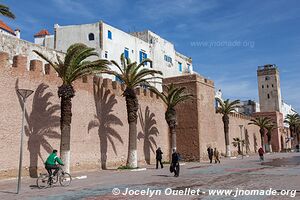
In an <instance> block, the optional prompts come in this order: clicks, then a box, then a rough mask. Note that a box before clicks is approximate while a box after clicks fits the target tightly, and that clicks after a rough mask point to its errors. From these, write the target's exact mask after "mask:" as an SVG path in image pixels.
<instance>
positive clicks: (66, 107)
mask: <svg viewBox="0 0 300 200" xmlns="http://www.w3.org/2000/svg"><path fill="white" fill-rule="evenodd" d="M71 110H72V102H71V98H61V120H60V124H61V141H60V155H61V159H62V161H63V162H64V164H65V166H64V170H65V171H66V172H68V173H69V172H70V141H71V138H70V135H71V134H70V133H71V119H72V111H71Z"/></svg>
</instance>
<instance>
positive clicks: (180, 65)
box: [178, 62, 182, 72]
mask: <svg viewBox="0 0 300 200" xmlns="http://www.w3.org/2000/svg"><path fill="white" fill-rule="evenodd" d="M178 70H179V71H180V72H182V63H181V62H178Z"/></svg>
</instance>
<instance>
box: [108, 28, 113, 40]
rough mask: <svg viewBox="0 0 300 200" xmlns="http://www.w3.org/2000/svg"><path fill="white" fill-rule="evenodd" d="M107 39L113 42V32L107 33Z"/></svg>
mask: <svg viewBox="0 0 300 200" xmlns="http://www.w3.org/2000/svg"><path fill="white" fill-rule="evenodd" d="M107 38H108V39H111V40H112V32H111V31H110V30H108V31H107Z"/></svg>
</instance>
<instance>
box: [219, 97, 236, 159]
mask: <svg viewBox="0 0 300 200" xmlns="http://www.w3.org/2000/svg"><path fill="white" fill-rule="evenodd" d="M216 100H217V102H218V103H219V107H218V109H217V112H218V113H221V114H222V115H223V117H222V121H223V124H224V135H225V146H226V157H230V156H231V152H230V143H229V114H230V113H232V112H234V111H235V108H237V107H238V104H239V103H240V100H234V101H232V102H230V101H229V99H227V100H225V101H223V100H221V99H219V98H218V97H217V98H216Z"/></svg>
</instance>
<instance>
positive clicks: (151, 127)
mask: <svg viewBox="0 0 300 200" xmlns="http://www.w3.org/2000/svg"><path fill="white" fill-rule="evenodd" d="M138 114H139V119H140V124H141V127H142V132H139V134H138V140H140V139H144V147H143V150H144V156H145V161H146V163H147V164H148V165H150V160H151V157H150V155H151V151H152V152H153V153H154V152H155V150H156V148H157V144H156V141H155V138H154V137H157V136H158V134H159V132H158V129H157V127H156V126H155V125H156V120H155V119H154V118H155V114H154V113H151V112H150V110H149V107H148V106H147V107H146V109H145V117H143V114H142V110H141V108H140V110H139V113H138Z"/></svg>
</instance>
